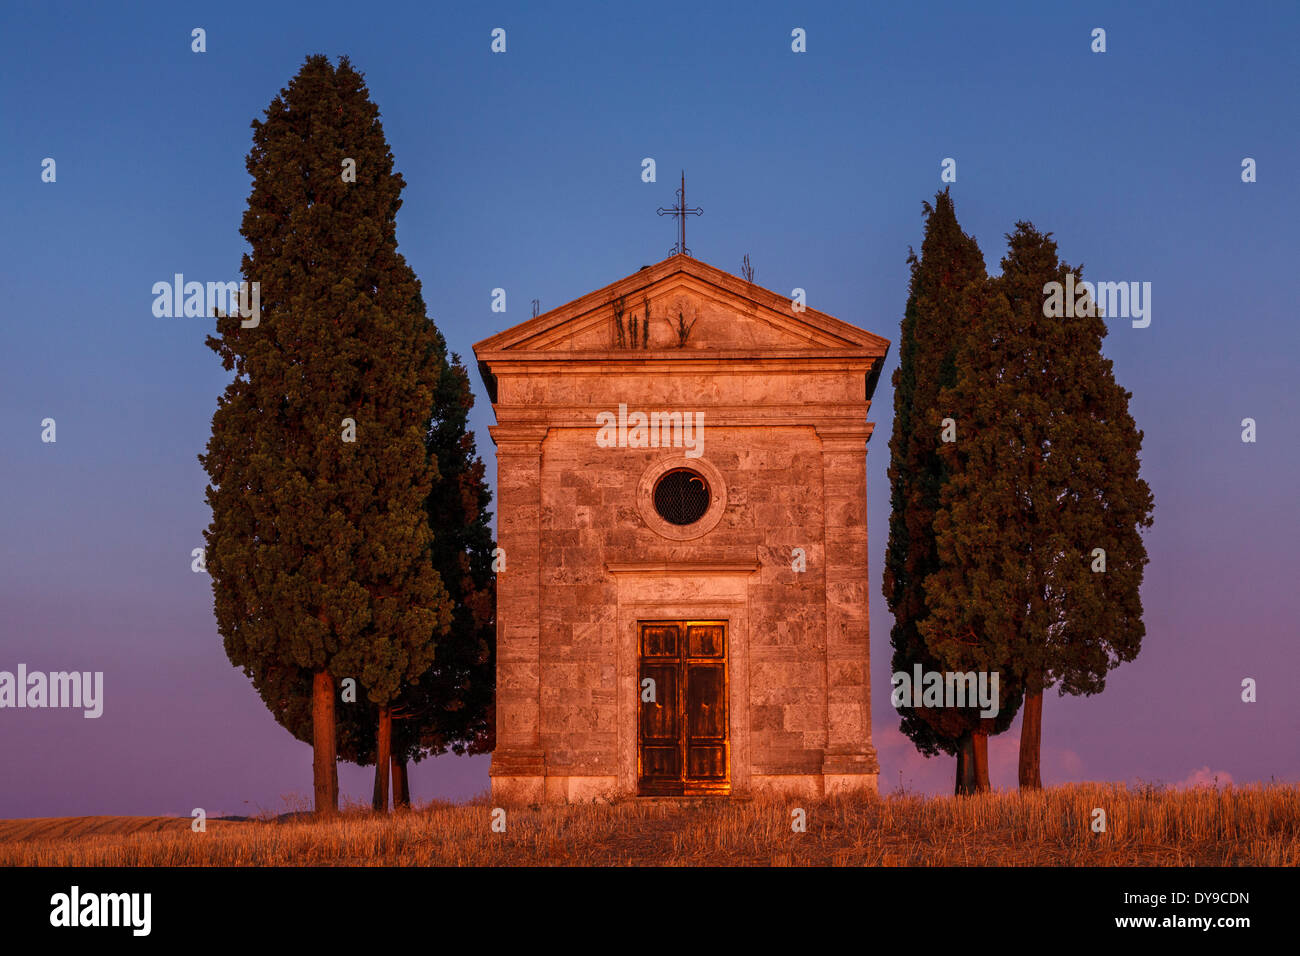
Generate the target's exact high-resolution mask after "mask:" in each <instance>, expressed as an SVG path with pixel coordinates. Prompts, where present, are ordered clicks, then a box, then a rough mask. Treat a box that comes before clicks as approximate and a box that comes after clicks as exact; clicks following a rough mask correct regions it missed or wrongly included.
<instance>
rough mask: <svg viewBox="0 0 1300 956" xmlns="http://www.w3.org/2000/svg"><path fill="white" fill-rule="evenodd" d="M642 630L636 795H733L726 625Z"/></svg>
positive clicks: (669, 624)
mask: <svg viewBox="0 0 1300 956" xmlns="http://www.w3.org/2000/svg"><path fill="white" fill-rule="evenodd" d="M639 632H640V633H639V635H638V637H639V650H640V657H641V663H640V668H639V673H638V681H637V690H638V694H639V699H640V704H639V717H638V722H637V767H638V773H637V776H638V792H640V793H642V794H646V795H660V796H681V795H689V794H700V793H718V792H726V791H728V790H729V789H730V787H731V783H730V781H731V774H730V769H731V762H730V759H729V758H730V753H729V741H728V739H727V724H728V720H727V625H726V622H725V621H643V622H641V624H640V625H639ZM647 682H650V683H647Z"/></svg>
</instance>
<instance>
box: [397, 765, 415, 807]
mask: <svg viewBox="0 0 1300 956" xmlns="http://www.w3.org/2000/svg"><path fill="white" fill-rule="evenodd" d="M393 807H394V809H396V808H397V807H401V808H403V809H405V810H409V809H410V808H411V787H410V783H409V781H408V780H407V778H406V761H405V760H403V759H402V758H400V757H398V756H397V754H393Z"/></svg>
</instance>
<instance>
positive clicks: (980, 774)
mask: <svg viewBox="0 0 1300 956" xmlns="http://www.w3.org/2000/svg"><path fill="white" fill-rule="evenodd" d="M971 738H972V748H971V749H972V751H973V753H972V762H973V763H974V765H975V790H976V791H977V792H978V793H988V792H989V790H990V787H989V734H988V731H986V730H977V731H975V732H974V733H973V734H971Z"/></svg>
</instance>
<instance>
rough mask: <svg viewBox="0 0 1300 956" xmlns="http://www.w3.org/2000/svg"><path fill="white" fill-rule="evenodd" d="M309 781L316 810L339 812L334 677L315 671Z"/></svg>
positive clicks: (313, 678) (326, 672) (330, 812)
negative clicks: (310, 774) (312, 785)
mask: <svg viewBox="0 0 1300 956" xmlns="http://www.w3.org/2000/svg"><path fill="white" fill-rule="evenodd" d="M311 734H312V783H313V784H314V788H315V792H316V803H315V808H316V813H317V814H319V815H322V816H329V815H331V814H335V813H338V812H339V777H338V773H339V766H338V747H337V742H336V740H335V728H334V678H333V677H332V676H331V675H330V673H329V671H316V672H315V673H314V674H313V675H312V685H311Z"/></svg>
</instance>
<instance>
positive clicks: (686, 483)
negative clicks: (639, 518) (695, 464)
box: [655, 468, 709, 525]
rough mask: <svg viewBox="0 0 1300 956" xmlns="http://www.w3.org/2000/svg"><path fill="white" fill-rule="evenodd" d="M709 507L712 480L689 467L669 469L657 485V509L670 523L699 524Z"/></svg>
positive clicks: (660, 515)
mask: <svg viewBox="0 0 1300 956" xmlns="http://www.w3.org/2000/svg"><path fill="white" fill-rule="evenodd" d="M708 510H709V483H708V482H707V481H705V480H704V476H703V475H701V474H699V473H698V472H694V471H691V470H690V469H689V468H678V469H676V470H674V471H670V472H668V473H667V474H666V475H664V476H663V477H662V478H660V479H659V483H658V484H656V485H655V511H657V512H658V513H659V517H661V518H663V519H664V520H665V521H667V522H668V523H670V524H676V525H688V524H695V522H697V521H699V520H700V519H701V518H703V517H704V513H705V512H706V511H708Z"/></svg>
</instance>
